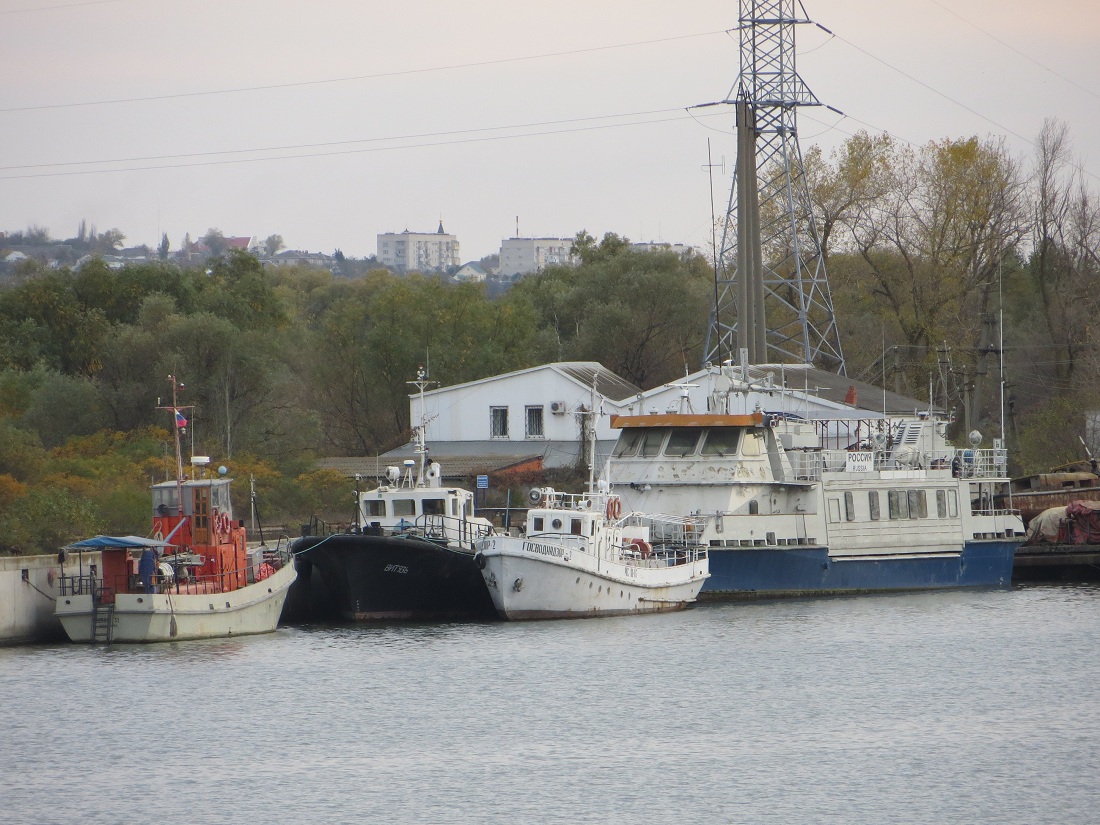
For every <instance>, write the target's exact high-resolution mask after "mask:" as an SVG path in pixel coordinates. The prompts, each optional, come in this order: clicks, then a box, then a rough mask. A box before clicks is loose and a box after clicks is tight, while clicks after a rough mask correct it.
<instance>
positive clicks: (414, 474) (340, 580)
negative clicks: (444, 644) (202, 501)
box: [293, 373, 496, 621]
mask: <svg viewBox="0 0 1100 825" xmlns="http://www.w3.org/2000/svg"><path fill="white" fill-rule="evenodd" d="M410 383H412V384H414V385H415V386H416V387H418V388H419V389H420V394H421V400H420V408H421V409H424V399H423V395H424V388H425V387H426V386H427V384H428V383H429V382H428V381H427V380H426V378H425V376H424V374H423V373H421V374H420V375H418V376H417V380H416V381H414V382H410ZM424 430H425V423H424V422H421V424H420V425H419V426H418V427H417V428H416V429H415V430H414V434H415V445H416V449H415V454H416V456H417V458H416V459H415V460H414V459H407V460H406V461H405V463H404V467H403V468H402V467H387V468H386V477H385V480H384V481H383V482H382V483H381V484H379V485H378V487H376V488H375V489H373V490H368V491H366V492H360V491H359V490H358V489H357V490H356V494H355V498H356V516H355V524H356V525H357V526H356V527H355V528H354V529H353V530H352V531H351V532H348V533H336V534H333V535H328V536H321V535H304V536H303V537H302V538H300V539H298V540H297V541H296V542H295V543H294V548H293V549H294V553H295V556H296V558H297V559H298V563H299V564H308V565H309V566H311V567H312V573H313V576H314V578H316V575H317V574H318V573H319V574H320V577H321V579H322V581H323V582H324V585H325V587H326V588H327V589H328V591H329V593H330V594H331V596H332V600H333V601H334V602H335V608H336V610H337V612H338V613H339V614H340V615H341V616H343V617H344V618H345V619H348V620H351V621H370V620H373V619H449V618H479V617H485V618H490V617H494V616H495V615H496V610H495V609H494V607H493V601H492V598H491V597H490V596H489V591H488V588H487V587H486V586H485V581H484V579H483V578H482V576H481V570H480V569H479V568H478V566H477V565H476V564H475V563H474V542H475V541H477V540H478V539H480V538H483V537H485V536H487V535H490V534H491V533H492V532H493V525H492V523H490V522H489V520H488V519H485V518H482V517H480V516H478V515H476V514H475V512H474V494H473V493H472V492H470V491H469V490H465V489H463V488H461V487H450V486H444V485H443V483H442V476H443V471H442V469H441V467H440V466H439V464H438V463H437V462H434V461H432V462H429V461H428V459H427V454H428V450H427V447H426V446H425V443H424V441H425V438H424Z"/></svg>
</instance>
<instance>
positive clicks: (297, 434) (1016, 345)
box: [0, 122, 1100, 551]
mask: <svg viewBox="0 0 1100 825" xmlns="http://www.w3.org/2000/svg"><path fill="white" fill-rule="evenodd" d="M1036 146H1037V150H1036V154H1035V157H1033V158H1030V159H1019V158H1014V157H1012V156H1011V155H1010V154H1009V153H1008V152H1007V151H1006V149H1005V148H1004V145H1003V144H1002V143H1001V142H1000V141H998V140H995V139H978V138H970V139H963V140H944V141H939V142H935V143H931V144H929V145H927V146H924V147H920V148H914V147H909V146H905V145H901V144H898V143H897V142H895V141H893V140H891V139H890V138H888V137H886V136H877V137H876V136H869V135H867V134H862V133H861V134H859V135H856V136H855V137H853V138H851V139H850V140H849V141H847V143H846V144H845V145H844V146H842V147H841V148H840V149H838V150H837V151H836V152H834V153H833V154H832V155H830V156H828V157H825V156H824V155H822V153H820V152H818V151H816V150H810V151H809V152H808V153H807V155H806V171H807V180H808V183H809V189H810V193H811V197H812V199H813V200H814V202H815V208H816V211H817V214H818V216H819V220H820V227H819V237H820V239H821V242H822V247H823V250H824V254H825V256H826V259H827V266H828V272H829V282H830V286H831V290H832V300H833V304H834V307H835V309H836V316H837V320H838V324H839V327H840V332H841V340H842V344H843V348H844V355H845V358H846V362H847V368H848V374H849V375H851V376H853V377H858V378H862V379H864V380H867V381H869V382H871V383H875V384H880V383H882V384H885V386H887V387H888V388H891V389H895V390H898V391H900V392H903V393H907V394H909V395H911V396H913V397H914V398H919V399H925V398H927V397H928V396H929V394H931V396H932V400H933V401H934V403H936V404H937V405H941V406H944V407H947V408H952V407H954V408H955V409H956V415H957V418H958V421H957V424H956V426H955V429H954V434H955V436H956V437H958V436H960V435H962V436H965V433H966V432H967V430H968V429H980V430H981V431H982V433H983V435H984V436H985V437H986V443H987V444H988V443H989V440H990V439H992V438H993V437H996V436H997V435H999V432H1000V428H1001V420H1002V410H1003V418H1004V426H1005V430H1006V435H1007V438H1008V443H1009V447H1010V456H1011V462H1012V465H1011V466H1012V468H1013V470H1014V471H1015V472H1017V473H1024V472H1033V471H1039V470H1046V469H1050V468H1051V467H1053V466H1056V465H1058V464H1061V463H1064V462H1069V461H1072V460H1075V459H1080V458H1082V457H1083V455H1082V454H1083V449H1082V446H1081V439H1082V438H1086V437H1088V436H1089V435H1090V433H1089V432H1086V418H1087V416H1086V413H1087V412H1088V411H1091V410H1094V409H1100V398H1098V397H1097V390H1096V388H1097V386H1098V383H1097V380H1096V379H1097V377H1098V371H1100V358H1098V350H1097V335H1098V332H1097V330H1096V325H1095V323H1094V319H1095V318H1096V317H1097V310H1098V309H1100V292H1098V290H1097V289H1096V285H1097V283H1098V282H1100V281H1098V277H1097V276H1098V275H1100V271H1098V270H1100V257H1098V252H1100V209H1098V205H1097V202H1096V197H1095V194H1094V192H1093V187H1092V186H1091V180H1090V179H1089V178H1088V177H1087V176H1086V175H1085V174H1084V173H1083V172H1082V171H1081V167H1080V164H1079V163H1078V162H1077V161H1076V159H1075V158H1074V157H1073V156H1072V153H1071V149H1070V144H1069V138H1068V134H1067V132H1066V130H1065V128H1064V127H1062V126H1060V125H1059V124H1057V123H1053V122H1052V123H1048V124H1046V126H1045V127H1044V129H1043V131H1042V133H1041V134H1040V136H1039V137H1038V139H1037V141H1036ZM765 219H767V216H765ZM803 240H806V239H803ZM574 248H575V251H576V253H577V254H578V256H579V258H580V265H579V266H577V267H550V268H548V269H547V270H545V271H544V272H542V273H539V274H537V275H533V276H529V277H526V278H523V279H522V280H520V281H519V282H517V283H516V284H515V285H514V286H513V287H512V288H511V289H510V290H508V291H507V292H506V293H504V294H503V295H500V296H497V297H489V296H488V294H487V293H486V291H485V289H484V287H482V286H479V285H472V284H452V283H448V282H446V281H445V280H443V279H441V278H436V277H425V276H420V275H410V276H407V277H399V276H396V275H393V274H391V273H389V272H387V271H384V270H377V271H372V272H369V273H367V274H366V275H365V276H363V277H359V278H338V277H334V276H333V275H331V274H330V273H328V272H326V271H322V270H316V269H294V268H286V269H284V268H278V269H265V268H264V267H263V266H262V265H261V264H260V262H259V261H258V260H256V259H255V258H253V257H250V256H248V255H246V254H243V253H239V252H234V253H232V254H230V255H229V256H228V257H221V258H218V259H215V260H214V261H213V262H212V263H210V264H208V265H205V266H203V267H202V268H197V269H185V268H180V267H177V266H175V265H172V264H168V263H153V264H140V265H131V266H126V267H123V268H122V269H118V270H113V269H110V268H108V267H107V266H106V265H104V264H102V263H101V262H98V261H93V262H91V263H88V264H85V265H84V266H82V267H80V268H79V270H70V269H60V270H57V271H51V270H44V269H42V268H41V267H39V266H36V265H35V264H34V263H33V262H24V263H23V264H20V268H19V271H18V272H17V274H16V277H15V278H14V279H13V280H11V281H10V282H8V283H5V284H4V285H3V287H2V288H0V548H8V549H12V550H16V551H30V550H46V551H48V550H51V549H53V548H55V547H56V546H58V545H59V544H63V543H65V542H66V541H69V540H71V539H74V538H78V537H81V536H86V535H91V534H94V533H97V532H106V533H112V532H133V531H136V530H141V528H142V526H143V525H144V524H146V523H147V521H148V518H149V513H148V504H147V501H148V499H147V487H148V484H149V482H150V481H151V480H162V479H164V478H166V477H167V475H168V472H169V470H170V468H171V466H172V464H173V450H172V449H171V425H172V422H171V421H170V419H169V417H168V415H167V414H166V413H165V412H164V411H163V410H158V406H163V405H164V404H165V403H166V402H167V400H168V399H167V398H166V396H167V393H168V386H169V385H168V381H167V377H168V376H169V375H174V376H176V377H177V378H178V379H179V380H181V381H182V382H183V383H184V385H185V388H184V390H183V393H182V396H181V399H180V403H181V404H182V405H185V406H187V407H193V409H190V410H188V415H189V418H190V421H191V426H190V428H189V430H190V432H189V435H190V436H193V437H194V438H195V449H196V451H197V452H200V453H206V454H210V455H211V456H212V457H213V459H214V466H217V465H218V464H223V463H224V464H226V465H227V466H229V467H230V468H231V471H232V474H233V475H234V476H235V477H236V478H238V479H246V478H248V477H249V476H252V477H254V478H255V480H256V484H257V488H258V492H259V500H260V502H261V505H262V507H263V509H264V510H265V512H266V515H267V518H268V520H269V521H272V520H274V521H276V522H279V523H287V524H296V523H298V522H299V521H301V520H304V519H306V518H308V517H309V515H311V514H312V513H323V514H327V515H328V516H329V517H330V518H336V519H340V518H347V517H348V516H349V514H350V512H351V509H352V507H351V496H350V491H349V486H348V483H347V481H346V480H345V479H343V478H340V477H338V476H335V475H333V474H331V473H324V472H318V471H316V470H315V469H313V468H314V466H315V463H314V459H315V458H317V457H319V456H326V455H375V454H377V453H379V452H382V451H385V450H387V449H391V448H393V447H395V446H398V445H400V444H401V443H403V442H404V441H405V440H407V439H408V437H409V426H410V422H409V420H408V415H409V406H408V392H409V387H408V384H407V383H406V382H408V381H409V380H410V379H411V378H412V377H413V376H414V375H415V374H416V371H417V368H418V367H419V366H420V365H425V366H427V367H428V368H429V369H430V372H431V376H432V378H433V379H435V380H437V381H438V382H439V383H440V384H441V385H444V386H446V385H450V384H455V383H459V382H463V381H468V380H474V379H477V378H482V377H485V376H488V375H494V374H498V373H502V372H506V371H509V370H515V369H521V368H525V367H530V366H535V365H537V364H541V363H546V362H550V361H558V360H593V361H598V362H600V363H602V364H604V365H605V366H607V367H608V368H609V369H611V370H613V371H615V372H616V373H617V374H619V375H620V376H622V377H623V378H625V379H626V380H628V381H630V382H632V383H634V384H637V385H639V386H641V387H643V388H649V387H653V386H656V385H658V384H661V383H664V382H666V381H670V380H673V379H676V378H678V377H681V376H682V375H683V374H684V373H685V371H689V370H690V371H693V370H695V369H697V368H698V367H699V366H700V364H701V361H702V357H703V347H704V344H705V338H706V323H707V318H708V315H709V313H710V310H711V307H712V305H713V300H714V281H713V277H714V275H713V269H712V266H711V264H710V262H709V261H708V260H706V259H705V258H703V257H701V256H693V257H689V258H686V259H684V258H681V257H679V256H677V255H676V254H673V253H671V252H667V253H662V252H658V253H649V252H636V251H634V250H632V249H631V248H630V244H629V242H628V241H627V240H626V239H625V238H621V237H619V236H617V235H614V234H608V235H606V236H604V238H603V239H602V240H601V241H599V242H597V241H596V239H595V238H593V237H592V236H590V235H588V234H587V233H586V232H583V231H582V232H581V233H579V234H578V235H577V238H576V241H575V244H574ZM765 254H767V255H769V256H773V259H774V260H784V259H785V258H786V257H788V255H787V250H785V249H778V248H776V249H767V250H765ZM792 275H793V274H792ZM1002 342H1003V346H1002ZM1002 358H1003V360H1004V372H1003V375H1004V377H1005V383H1004V386H1003V388H1002V383H1001V377H1002V371H1001V368H1000V362H1001V359H1002ZM1002 399H1003V403H1002ZM237 488H238V489H237V490H236V494H237V495H238V496H239V497H240V498H238V500H237V502H236V504H237V511H238V513H246V512H247V501H246V499H245V498H244V495H245V493H246V492H247V489H246V488H247V484H238V485H237Z"/></svg>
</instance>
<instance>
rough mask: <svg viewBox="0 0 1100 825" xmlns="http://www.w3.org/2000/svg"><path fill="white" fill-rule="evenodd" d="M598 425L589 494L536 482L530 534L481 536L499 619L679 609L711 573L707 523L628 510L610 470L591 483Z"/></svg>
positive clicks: (481, 555)
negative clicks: (609, 479) (614, 490)
mask: <svg viewBox="0 0 1100 825" xmlns="http://www.w3.org/2000/svg"><path fill="white" fill-rule="evenodd" d="M594 409H595V391H594V390H593V410H594ZM594 414H595V413H594V412H590V413H589V415H594ZM595 431H596V428H595V427H594V426H593V427H590V428H589V433H590V438H589V464H588V490H589V492H588V493H586V494H577V493H560V492H557V491H555V490H554V489H552V488H550V487H536V488H535V489H533V490H531V503H532V504H533V505H534V506H533V507H532V508H531V509H530V510H528V511H527V524H526V535H524V536H499V535H494V536H487V537H485V538H482V539H480V540H478V541H477V542H475V547H476V549H477V555H476V556H475V561H476V562H477V566H478V567H479V568H481V572H482V576H483V577H484V579H485V584H486V585H487V586H488V589H489V595H490V596H491V597H492V599H493V604H494V605H495V606H496V610H497V613H498V614H499V615H500V616H501V618H504V619H568V618H584V617H590V616H615V615H622V614H630V613H659V612H663V611H670V610H682V609H683V608H685V607H687V606H688V605H689V604H691V603H693V602H694V601H695V597H696V596H698V595H699V590H700V588H702V586H703V582H704V581H706V578H707V576H708V575H709V574H708V560H707V550H706V548H705V547H704V546H703V544H702V536H703V532H704V527H705V519H704V518H702V517H699V516H663V515H650V514H644V513H629V514H627V515H625V516H624V515H623V513H622V502H621V500H620V498H619V496H617V495H613V494H612V493H611V492H610V485H609V484H608V482H607V478H606V473H605V478H603V479H601V480H600V482H599V484H597V483H596V481H595V474H594V464H595V455H596V439H595Z"/></svg>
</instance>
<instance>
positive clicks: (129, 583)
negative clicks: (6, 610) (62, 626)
mask: <svg viewBox="0 0 1100 825" xmlns="http://www.w3.org/2000/svg"><path fill="white" fill-rule="evenodd" d="M291 558H292V556H291V553H290V542H289V539H288V540H287V542H286V543H285V544H284V543H283V541H282V540H281V539H280V540H279V542H278V544H277V545H276V546H275V547H274V548H270V549H265V550H264V552H263V555H262V557H261V560H260V561H259V563H257V564H249V565H246V566H244V567H241V568H235V569H232V570H224V571H222V572H221V573H205V574H203V573H199V574H195V573H192V572H191V571H190V569H189V568H188V567H187V566H186V565H179V566H176V565H173V561H172V556H170V555H168V556H162V557H161V564H164V565H168V566H170V567H172V568H173V570H172V575H170V576H169V575H166V574H165V572H164V571H163V570H161V569H158V570H157V572H156V573H155V574H154V575H153V578H152V588H153V589H152V592H153V593H168V594H186V595H206V594H213V593H229V592H232V591H234V590H240V589H241V588H242V587H245V586H247V585H249V584H252V583H254V582H257V581H263V580H264V579H266V578H268V577H269V576H271V575H274V573H275V571H276V570H279V569H280V568H282V567H283V566H284V565H287V564H290V563H291ZM58 592H59V593H60V594H61V595H62V596H87V595H91V596H92V597H93V599H94V601H95V602H96V603H99V604H107V603H111V602H113V601H114V597H115V595H117V594H119V593H143V592H145V587H144V585H143V584H142V581H141V577H140V576H139V575H138V574H136V573H123V574H118V575H114V576H108V577H103V576H100V575H98V574H91V573H85V574H81V575H76V576H61V577H59V579H58Z"/></svg>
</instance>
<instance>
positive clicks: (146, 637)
mask: <svg viewBox="0 0 1100 825" xmlns="http://www.w3.org/2000/svg"><path fill="white" fill-rule="evenodd" d="M296 575H297V574H296V573H295V571H294V565H293V564H286V565H283V567H282V568H280V569H279V570H277V571H276V572H275V574H274V575H272V576H270V577H268V578H266V579H264V580H263V581H259V582H256V583H255V584H250V585H248V586H247V587H242V588H241V589H239V590H233V591H230V592H227V593H208V594H186V593H151V594H147V593H119V594H116V596H115V603H114V610H113V615H112V628H111V638H110V640H111V641H112V642H122V643H127V642H178V641H184V640H187V639H214V638H219V637H222V636H246V635H250V634H255V633H270V632H271V631H273V630H274V629H275V627H276V626H277V625H278V623H279V616H280V614H281V613H282V611H283V602H284V601H286V596H287V590H288V589H289V588H290V585H291V584H292V583H293V582H294V579H295V576H296ZM105 609H107V606H105V605H104V606H101V607H100V610H101V611H102V610H105ZM56 614H57V618H58V619H60V620H61V625H62V627H64V628H65V632H66V634H68V636H69V639H70V640H71V641H73V642H93V641H97V640H96V639H93V608H92V597H91V595H75V596H62V597H60V598H58V600H57V608H56ZM98 641H103V640H102V639H99V640H98Z"/></svg>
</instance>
